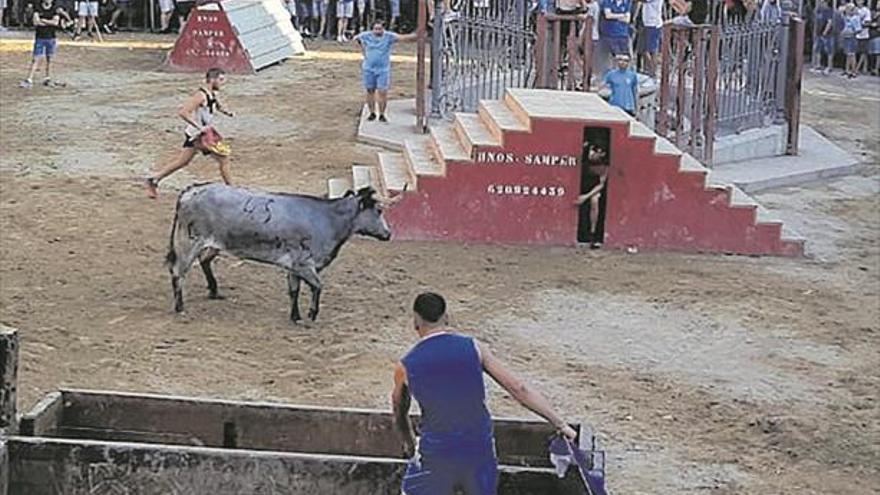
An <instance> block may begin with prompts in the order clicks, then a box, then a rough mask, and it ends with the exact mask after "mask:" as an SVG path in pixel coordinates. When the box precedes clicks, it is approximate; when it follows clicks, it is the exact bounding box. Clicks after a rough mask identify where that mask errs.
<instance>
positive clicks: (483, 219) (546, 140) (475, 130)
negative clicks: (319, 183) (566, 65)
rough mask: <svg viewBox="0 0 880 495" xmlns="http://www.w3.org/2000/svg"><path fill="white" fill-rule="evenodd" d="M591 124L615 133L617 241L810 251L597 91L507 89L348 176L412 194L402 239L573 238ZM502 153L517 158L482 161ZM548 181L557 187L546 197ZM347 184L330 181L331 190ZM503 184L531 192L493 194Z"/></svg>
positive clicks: (392, 215) (611, 207)
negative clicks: (556, 161)
mask: <svg viewBox="0 0 880 495" xmlns="http://www.w3.org/2000/svg"><path fill="white" fill-rule="evenodd" d="M585 126H590V127H607V128H609V129H610V130H611V135H612V139H611V168H610V169H609V179H608V199H607V207H606V208H607V211H606V220H605V232H606V235H605V243H606V245H607V246H608V247H616V248H622V247H630V246H635V247H639V248H641V249H668V250H680V251H701V252H724V253H739V254H774V255H788V256H800V255H802V254H803V249H804V241H803V239H801V238H800V237H798V236H797V235H796V234H795V233H793V232H790V231H788V230H787V229H785V228H784V226H783V225H782V222H781V221H780V220H778V219H776V218H774V217H773V216H772V215H771V213H770V212H768V211H767V210H766V209H764V208H762V207H761V206H760V205H758V204H757V203H756V202H755V201H754V200H753V199H752V198H750V197H749V196H748V195H746V194H745V193H744V192H743V191H742V190H740V189H739V188H737V187H735V186H734V185H731V184H723V183H717V182H716V181H713V178H712V176H711V174H710V171H709V170H708V169H706V168H705V167H703V165H702V164H701V163H700V162H699V161H697V160H696V159H695V158H693V157H692V156H690V155H688V154H685V153H682V152H681V151H680V150H679V149H678V148H676V147H675V146H673V145H672V144H671V143H670V142H669V141H667V140H666V139H664V138H662V137H659V136H657V135H656V134H654V132H653V131H651V130H650V129H648V128H647V127H646V126H644V125H643V124H641V123H639V122H638V121H636V120H634V119H632V118H630V117H629V116H628V115H626V114H625V113H623V112H622V111H620V110H618V109H617V108H614V107H611V106H609V105H608V104H607V103H606V102H604V101H603V100H602V99H601V98H599V97H598V96H596V95H594V94H589V93H569V92H559V91H548V90H526V89H508V90H507V92H506V94H505V97H504V99H503V100H500V101H482V102H480V105H479V109H478V111H477V113H475V114H471V113H459V114H456V115H455V118H454V120H453V122H452V123H451V124H450V123H440V124H437V125H432V127H431V128H430V133H429V134H427V135H424V136H421V135H418V136H415V137H411V138H409V139H406V140H405V141H404V147H403V151H402V152H399V153H398V152H380V153H378V161H377V163H376V164H375V165H372V166H363V165H357V166H354V167H353V168H352V180H351V183H350V184H351V186H353V187H354V188H355V189H356V188H359V187H362V186H365V185H372V186H373V187H374V188H376V189H377V190H378V191H379V192H380V193H381V194H383V195H387V196H396V195H398V194H403V195H404V198H402V201H400V203H399V204H398V205H397V206H395V207H394V208H393V209H391V210H389V212H388V218H389V222H390V223H391V224H392V229H393V230H394V232H395V237H396V238H397V239H404V240H407V239H412V240H445V241H474V242H503V243H527V244H574V243H576V242H577V239H576V231H577V221H578V213H577V208H574V207H573V201H574V199H575V198H576V196H577V194H578V193H579V188H580V175H581V172H580V168H581V167H580V154H581V153H580V150H581V145H582V142H583V139H582V136H583V129H584V127H585ZM487 153H489V154H490V155H487ZM530 154H534V155H536V156H537V155H542V154H543V155H551V156H563V155H564V156H577V157H578V166H577V167H567V168H566V167H549V166H536V165H531V166H526V165H525V164H523V163H522V162H521V158H522V157H523V156H525V155H530ZM495 155H502V156H506V157H507V158H510V157H513V159H514V160H520V161H518V162H517V163H508V164H504V163H498V161H493V160H488V161H487V160H485V159H482V160H481V158H485V157H486V156H490V157H492V156H495ZM508 155H509V156H508ZM501 161H503V160H501ZM520 183H521V184H522V186H520V185H519V184H520ZM545 183H546V184H555V186H554V185H551V186H550V187H548V188H547V190H548V191H553V192H555V193H557V195H555V196H554V197H552V198H548V197H547V196H546V195H545V194H543V193H540V191H541V190H542V189H541V188H543V187H544V185H545ZM509 184H514V185H509ZM348 185H349V183H348V181H346V180H340V179H331V180H330V182H329V184H328V190H329V195H330V196H331V197H336V196H340V195H342V194H344V192H345V190H347V189H348V187H346V186H348ZM496 185H497V186H498V188H500V190H502V192H503V193H505V194H506V192H507V191H508V188H510V189H509V190H511V191H520V192H522V193H523V194H520V193H516V194H512V195H504V194H495V193H494V192H488V193H487V191H496V187H495V186H496ZM532 185H534V186H532ZM530 187H533V189H532V190H531V191H529V189H530ZM496 192H497V191H496ZM531 192H536V193H538V194H531ZM508 196H510V197H508ZM505 225H506V227H505Z"/></svg>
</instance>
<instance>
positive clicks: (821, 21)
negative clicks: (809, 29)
mask: <svg viewBox="0 0 880 495" xmlns="http://www.w3.org/2000/svg"><path fill="white" fill-rule="evenodd" d="M832 19H834V10H833V9H832V8H831V7H819V8H818V9H816V32H817V34H818V35H819V36H822V35H823V34H824V33H825V26H827V25H828V23H829V22H830V21H831V20H832ZM833 32H834V30H833V28H832V29H831V30H829V31H828V35H829V36H830V35H831V34H833Z"/></svg>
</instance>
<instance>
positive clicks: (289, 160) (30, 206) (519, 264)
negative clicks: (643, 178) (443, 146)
mask: <svg viewBox="0 0 880 495" xmlns="http://www.w3.org/2000/svg"><path fill="white" fill-rule="evenodd" d="M117 39H118V38H117ZM150 39H152V40H161V38H150ZM165 41H168V40H167V39H166V40H165ZM121 45H122V46H124V44H121ZM312 48H315V47H312ZM317 48H318V49H320V50H321V54H322V56H321V57H313V58H309V59H298V60H293V61H289V62H288V63H285V64H283V65H280V66H277V67H273V68H270V69H268V70H266V71H264V72H262V73H261V74H260V75H258V76H248V77H240V76H236V77H232V78H231V82H230V83H229V84H228V86H227V91H225V96H224V98H225V101H226V103H227V105H228V106H229V107H231V108H233V109H234V110H236V111H237V113H238V116H237V117H236V118H235V119H225V120H223V121H222V122H221V126H222V129H223V130H225V131H226V132H225V134H228V135H229V136H232V137H233V138H234V140H233V147H234V150H235V158H234V161H233V173H234V178H235V180H237V181H239V182H240V183H243V184H248V185H252V186H259V187H269V188H276V189H284V190H289V191H302V192H309V193H323V192H324V190H325V187H326V180H327V178H329V177H333V176H342V175H344V174H346V173H348V170H349V167H350V165H351V164H352V162H370V161H372V160H374V151H375V150H374V149H373V148H371V147H369V146H364V145H360V144H356V143H355V140H354V134H355V128H356V124H357V120H356V119H357V115H358V111H359V102H360V98H361V94H360V91H359V63H358V61H357V57H356V56H355V55H354V54H353V53H343V54H341V55H340V54H339V52H353V50H354V49H353V47H350V46H347V47H340V46H338V45H336V44H330V43H328V44H322V45H319V46H318V47H317ZM25 49H27V47H26V48H25ZM402 53H403V54H407V53H410V54H411V53H412V48H411V47H408V48H404V49H403V50H402ZM27 59H28V54H27V53H26V52H25V51H22V50H21V49H19V48H16V46H15V45H13V44H10V43H9V42H8V41H4V42H3V44H0V68H2V69H0V110H2V114H0V115H2V118H0V126H2V129H0V321H2V322H4V323H6V324H8V325H12V326H15V327H18V328H19V329H20V330H21V332H22V338H23V349H22V350H23V352H22V356H21V357H22V363H21V375H20V376H21V384H20V394H21V401H22V407H23V408H24V407H28V406H30V405H31V404H32V403H33V402H34V401H35V400H37V399H38V397H40V396H41V394H43V393H45V392H47V391H50V390H53V389H56V388H58V387H62V386H68V387H81V388H103V389H115V390H135V391H149V392H160V393H174V394H187V395H198V396H209V397H224V398H237V399H261V400H274V401H283V402H292V403H307V404H327V405H340V406H341V405H345V406H362V407H387V397H388V392H389V389H390V378H391V369H392V363H393V362H394V360H395V359H396V358H397V357H399V356H400V355H401V354H402V353H403V352H404V351H405V349H406V348H407V347H408V346H409V345H410V344H412V343H413V341H414V333H413V332H412V331H411V330H410V324H409V315H408V307H409V304H410V302H411V298H412V297H413V296H414V295H415V294H416V293H417V292H419V291H421V290H423V289H427V288H431V289H435V290H438V291H440V292H442V293H444V294H446V295H447V296H448V298H449V299H450V302H451V306H452V312H453V314H454V317H455V319H456V321H457V323H458V324H459V325H461V327H462V328H464V329H466V331H467V332H469V333H472V334H474V335H476V336H478V337H479V338H481V339H483V340H484V341H486V342H487V343H488V344H489V345H490V346H491V347H492V348H493V349H495V350H496V351H497V352H498V353H499V354H500V355H501V356H503V357H504V358H505V359H506V360H507V361H508V362H510V363H511V365H512V366H513V367H514V368H515V369H516V370H517V371H519V372H521V373H522V374H523V375H525V376H527V377H528V378H529V379H530V380H532V381H534V382H536V383H538V384H540V386H541V387H542V389H543V390H545V391H546V393H547V394H548V395H549V396H550V397H551V398H552V400H553V402H555V403H556V404H558V405H559V407H560V408H561V410H562V411H564V412H565V414H566V416H567V417H569V418H571V419H572V420H580V421H585V422H589V423H592V424H594V425H595V427H596V428H597V429H599V430H600V431H601V432H602V433H603V435H604V436H605V438H606V444H607V446H608V448H609V451H610V458H609V467H608V471H609V480H608V483H609V485H610V486H611V487H612V488H614V489H615V492H616V493H620V494H660V493H688V494H691V493H712V494H746V493H748V494H750V495H757V494H766V495H778V494H795V493H797V494H808V493H816V494H818V493H835V494H871V493H877V492H876V490H877V487H878V486H880V397H878V391H880V372H878V370H880V352H878V349H880V278H878V275H880V249H878V246H880V242H878V241H880V239H878V232H880V231H878V224H880V209H878V175H877V170H878V169H877V163H878V155H880V145H878V143H877V135H878V134H877V130H878V129H880V122H878V118H880V98H878V95H880V83H878V81H877V80H876V79H873V80H871V79H865V78H861V79H858V80H856V81H852V82H851V81H846V80H844V79H841V78H839V77H836V76H835V77H818V76H812V75H810V76H807V79H806V81H805V92H804V112H803V116H804V119H805V122H806V123H808V124H811V125H814V126H815V127H816V128H817V129H818V130H819V131H820V132H823V133H825V134H826V135H828V136H829V137H830V138H832V139H834V140H835V141H837V142H839V143H840V144H841V145H842V146H844V147H846V148H847V149H849V150H850V151H852V152H854V153H857V154H860V155H861V156H862V157H863V159H864V161H865V162H866V163H867V164H868V166H867V167H866V171H865V173H863V174H862V175H857V176H853V177H848V178H844V179H838V180H831V181H826V182H823V183H818V184H815V185H811V186H808V187H799V188H788V189H780V190H775V191H772V192H768V193H764V194H761V195H759V196H758V199H759V200H760V201H762V202H764V203H765V204H766V205H768V206H770V207H773V208H774V209H776V210H777V211H778V212H779V214H780V215H781V216H783V217H784V218H785V219H787V220H789V221H791V222H792V223H793V224H794V225H795V226H796V227H797V228H798V229H799V230H800V231H801V232H802V233H803V234H805V235H806V236H807V237H808V239H809V240H810V244H809V248H810V250H811V252H812V257H811V258H810V259H801V260H789V259H776V258H744V257H730V256H690V255H680V254H644V253H641V254H636V255H630V254H626V253H621V252H590V251H587V250H581V249H567V248H553V249H539V248H512V247H495V246H456V245H437V244H419V243H406V244H400V243H393V242H392V243H378V242H372V241H366V240H364V241H356V242H353V243H352V244H351V245H349V246H347V247H346V248H345V249H344V251H343V253H342V254H341V256H340V257H339V259H338V260H337V261H336V262H335V264H334V265H333V266H332V267H330V268H329V269H328V270H327V271H326V272H325V275H324V277H325V281H326V291H325V292H324V299H323V302H324V304H323V307H322V315H321V319H320V320H319V322H318V323H317V324H315V325H314V326H312V327H311V328H306V327H303V326H292V325H290V324H289V323H288V321H287V312H288V299H287V294H286V290H285V282H284V277H283V275H282V273H281V272H280V271H279V270H277V269H273V268H269V267H264V266H258V265H254V264H251V263H242V262H240V261H238V260H236V259H231V258H229V257H224V258H221V260H220V261H219V266H218V268H217V274H218V278H219V279H220V284H221V289H222V290H224V291H225V292H226V294H227V295H228V296H229V299H227V300H226V301H209V300H208V299H207V298H206V295H207V294H206V291H204V289H203V280H202V278H201V276H200V274H198V273H196V274H195V275H194V276H192V277H190V279H189V283H188V292H187V302H188V311H187V313H186V314H184V315H182V316H177V315H174V314H172V313H171V294H170V287H169V281H168V276H167V272H166V271H165V268H164V266H163V264H162V261H163V255H164V251H165V248H166V244H167V239H168V230H169V226H170V221H171V216H172V212H173V202H174V198H175V194H174V191H173V187H179V186H182V185H185V184H187V183H189V182H192V181H195V180H213V179H214V178H215V177H216V171H215V167H214V165H213V164H212V163H210V162H208V161H207V160H203V159H201V158H200V159H197V162H196V164H195V165H194V166H192V167H190V168H189V169H188V170H187V171H186V172H185V173H181V174H179V175H177V176H176V177H174V179H173V180H171V181H169V182H170V183H169V186H173V187H168V186H166V187H165V188H164V189H163V191H162V195H161V197H160V199H159V200H158V201H155V202H154V201H149V200H147V199H146V198H145V197H144V195H143V193H142V190H141V188H140V184H139V182H138V180H139V178H140V177H141V176H142V175H143V174H144V173H145V171H146V170H148V169H149V168H150V167H153V166H154V165H155V164H156V163H157V162H159V161H160V160H164V159H166V158H168V157H169V156H170V155H171V154H172V153H175V152H177V149H178V147H179V145H180V140H181V135H180V133H181V126H180V122H179V120H178V119H177V118H176V117H174V111H175V108H176V105H178V104H179V103H180V102H181V101H182V99H183V98H185V97H186V95H187V94H188V92H190V91H193V90H194V89H195V87H196V85H197V84H198V82H199V79H200V77H199V75H192V74H172V73H166V72H162V71H161V70H160V66H161V63H162V60H163V52H162V51H161V50H158V49H155V48H138V49H131V50H129V49H126V48H124V47H123V48H120V47H107V48H95V47H88V46H85V47H83V46H79V47H73V46H62V47H61V50H60V57H59V60H58V62H59V63H58V64H57V65H58V66H57V77H58V79H59V80H62V81H64V82H66V83H68V86H67V87H66V88H57V89H46V88H42V87H39V88H34V89H33V90H30V91H25V90H21V89H19V88H18V87H17V83H18V81H19V79H21V78H22V76H23V71H24V70H25V67H26V65H27ZM413 74H414V66H413V65H412V64H411V63H410V62H407V61H406V60H404V61H401V62H399V63H398V64H397V65H396V66H395V72H394V81H395V84H396V86H395V87H396V89H395V91H394V92H393V94H394V95H395V96H405V95H410V94H411V93H412V88H413V86H414V77H413ZM871 136H874V137H873V138H871ZM303 304H305V300H303ZM491 396H492V397H491V402H492V407H493V410H494V411H495V412H496V413H498V414H504V415H518V416H526V415H527V414H528V413H526V412H525V411H524V410H523V409H521V408H519V407H518V406H517V405H516V404H515V403H513V402H512V401H511V399H510V398H508V397H506V396H505V395H504V394H503V393H502V392H500V391H499V389H498V387H494V386H493V387H492V392H491Z"/></svg>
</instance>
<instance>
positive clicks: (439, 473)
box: [391, 292, 577, 495]
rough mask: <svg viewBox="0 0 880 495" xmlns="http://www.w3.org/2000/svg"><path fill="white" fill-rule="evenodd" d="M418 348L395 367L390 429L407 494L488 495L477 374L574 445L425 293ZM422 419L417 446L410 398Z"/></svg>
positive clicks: (492, 479) (490, 441) (536, 396)
mask: <svg viewBox="0 0 880 495" xmlns="http://www.w3.org/2000/svg"><path fill="white" fill-rule="evenodd" d="M413 327H414V328H415V331H416V333H417V334H418V336H419V341H418V342H417V343H416V344H415V345H414V346H413V347H412V348H411V349H410V350H409V352H407V353H406V355H405V356H404V357H403V358H402V359H401V360H400V361H399V362H398V363H397V364H396V365H395V367H394V388H393V390H392V392H391V402H392V409H393V411H394V423H395V427H396V428H397V430H398V432H399V433H400V434H401V436H402V439H403V448H404V453H405V455H406V456H407V457H409V458H410V461H409V463H408V465H407V468H406V474H405V475H404V478H403V486H402V487H401V488H402V491H403V493H404V494H406V495H441V494H442V495H451V494H452V493H454V490H456V488H460V489H462V490H463V491H464V493H466V494H467V495H495V494H496V493H497V489H498V488H497V485H498V460H497V458H496V455H495V439H494V435H493V432H492V417H491V416H490V414H489V410H488V408H487V407H486V385H485V381H484V378H483V373H485V374H487V375H489V376H490V377H491V378H492V379H493V380H495V382H496V383H498V384H499V385H501V387H502V388H503V389H504V390H506V391H507V392H508V393H509V394H510V395H511V396H513V398H514V399H516V400H517V401H518V402H519V403H520V404H522V405H523V406H525V407H526V408H527V409H529V410H530V411H532V412H534V413H535V414H537V415H539V416H541V417H542V418H544V419H545V420H547V421H548V422H549V423H550V424H552V425H553V427H555V428H556V430H557V432H558V434H559V435H562V436H564V437H565V438H566V439H567V440H568V441H571V442H574V441H575V439H576V437H577V432H575V430H574V429H573V428H572V427H571V426H569V425H568V424H567V423H566V422H565V421H564V420H563V419H562V417H561V416H560V415H559V414H558V413H557V412H556V411H555V410H554V409H553V407H552V406H551V405H550V403H549V402H548V401H547V399H546V398H545V397H544V396H543V395H542V394H541V393H540V392H539V391H538V390H537V389H535V388H533V387H531V386H529V385H527V384H526V383H525V382H523V381H522V380H521V379H520V378H519V377H517V376H516V375H515V374H513V372H511V371H510V370H509V369H508V368H507V367H506V366H505V365H504V364H503V363H502V362H501V360H499V359H498V358H497V357H496V356H495V355H494V354H493V353H492V352H491V351H490V350H489V348H488V347H487V346H485V345H483V344H481V343H480V342H477V341H476V340H475V339H473V338H471V337H466V336H464V335H461V334H459V333H458V332H457V331H456V330H455V329H454V328H452V327H451V326H450V325H449V317H448V316H447V314H446V301H445V300H444V299H443V297H442V296H440V295H439V294H435V293H431V292H426V293H423V294H420V295H419V296H418V297H416V299H415V302H414V304H413ZM413 397H414V398H415V399H416V401H417V402H418V403H419V407H420V408H421V412H422V421H421V424H420V435H419V438H418V441H417V440H416V436H415V433H414V432H413V427H412V424H411V422H410V418H409V411H410V406H411V403H412V398H413Z"/></svg>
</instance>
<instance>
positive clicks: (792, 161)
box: [710, 125, 861, 193]
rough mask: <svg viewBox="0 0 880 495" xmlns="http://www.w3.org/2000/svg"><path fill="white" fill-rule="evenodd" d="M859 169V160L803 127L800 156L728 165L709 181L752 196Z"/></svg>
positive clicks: (759, 159) (715, 171) (812, 130)
mask: <svg viewBox="0 0 880 495" xmlns="http://www.w3.org/2000/svg"><path fill="white" fill-rule="evenodd" d="M860 167H861V163H860V162H859V160H858V158H856V157H854V156H852V155H850V154H849V153H847V152H846V151H844V150H843V149H842V148H841V147H839V146H837V145H836V144H834V143H832V142H831V141H829V140H828V139H827V138H825V136H822V135H821V134H819V133H818V132H816V131H815V130H814V129H813V128H812V127H810V126H807V125H802V126H801V129H800V154H799V155H798V156H777V157H772V158H758V159H752V160H747V161H739V162H733V163H725V164H722V165H718V166H716V167H715V168H714V169H713V170H712V172H711V174H710V180H711V181H712V182H714V183H721V184H735V185H737V186H738V187H739V188H740V189H742V190H743V191H745V192H747V193H752V192H755V191H762V190H765V189H772V188H775V187H783V186H794V185H798V184H803V183H807V182H813V181H817V180H821V179H827V178H829V177H837V176H841V175H847V174H851V173H854V172H856V171H857V170H858V169H859V168H860Z"/></svg>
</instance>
